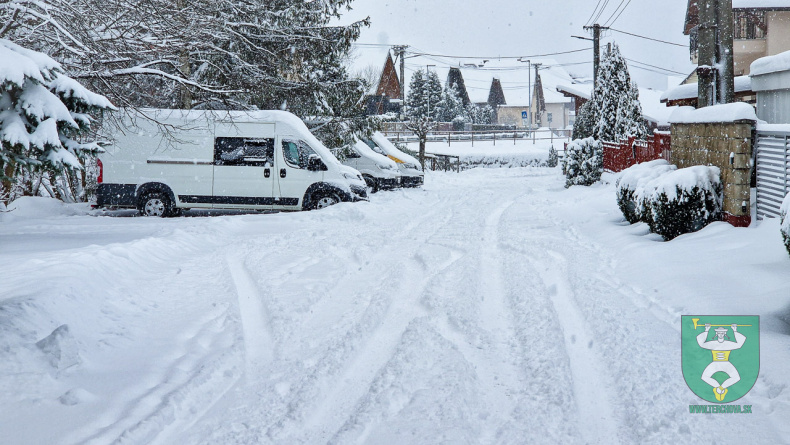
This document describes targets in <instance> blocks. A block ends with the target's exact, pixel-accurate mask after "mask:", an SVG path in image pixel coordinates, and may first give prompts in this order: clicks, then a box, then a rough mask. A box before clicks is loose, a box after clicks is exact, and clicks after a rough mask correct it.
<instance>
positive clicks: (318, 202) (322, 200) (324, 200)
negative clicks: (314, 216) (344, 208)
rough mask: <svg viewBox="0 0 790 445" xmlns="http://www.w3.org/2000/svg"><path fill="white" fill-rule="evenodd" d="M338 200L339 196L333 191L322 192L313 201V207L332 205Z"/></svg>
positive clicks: (315, 208) (316, 208) (322, 207)
mask: <svg viewBox="0 0 790 445" xmlns="http://www.w3.org/2000/svg"><path fill="white" fill-rule="evenodd" d="M339 202H340V197H338V196H337V195H336V194H334V193H323V194H321V195H319V196H318V197H317V198H316V199H315V201H313V206H312V207H313V209H314V210H320V209H325V208H327V207H330V206H333V205H335V204H337V203H339Z"/></svg>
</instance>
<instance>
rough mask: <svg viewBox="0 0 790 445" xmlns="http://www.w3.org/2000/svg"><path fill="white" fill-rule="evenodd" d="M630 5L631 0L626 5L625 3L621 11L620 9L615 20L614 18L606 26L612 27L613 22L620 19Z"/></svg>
mask: <svg viewBox="0 0 790 445" xmlns="http://www.w3.org/2000/svg"><path fill="white" fill-rule="evenodd" d="M630 4H631V0H628V3H626V4H625V6H623V9H622V10H620V13H619V14H617V17H615V18H614V20H612V21H611V22H609V23H608V24H607V25H606V26H612V25H614V22H616V21H617V19H619V18H620V16H621V15H623V13H624V12H625V10H626V8H628V5H630ZM615 12H617V11H615Z"/></svg>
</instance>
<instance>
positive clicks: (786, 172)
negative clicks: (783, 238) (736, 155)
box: [755, 128, 790, 219]
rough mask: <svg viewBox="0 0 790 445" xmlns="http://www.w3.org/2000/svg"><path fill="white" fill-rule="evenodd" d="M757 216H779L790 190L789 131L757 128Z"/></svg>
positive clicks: (758, 217) (759, 217) (761, 217)
mask: <svg viewBox="0 0 790 445" xmlns="http://www.w3.org/2000/svg"><path fill="white" fill-rule="evenodd" d="M755 149H756V158H757V163H756V169H757V219H763V218H776V217H778V216H779V208H780V207H781V205H782V200H783V199H784V197H785V196H787V194H788V192H790V132H779V131H762V130H760V129H759V128H758V130H757V144H756V146H755Z"/></svg>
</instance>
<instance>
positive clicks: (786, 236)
mask: <svg viewBox="0 0 790 445" xmlns="http://www.w3.org/2000/svg"><path fill="white" fill-rule="evenodd" d="M781 214H782V217H781V219H780V221H781V229H780V230H781V231H782V240H783V241H784V242H785V247H786V248H787V253H790V193H788V194H787V196H785V200H784V202H783V203H782V210H781Z"/></svg>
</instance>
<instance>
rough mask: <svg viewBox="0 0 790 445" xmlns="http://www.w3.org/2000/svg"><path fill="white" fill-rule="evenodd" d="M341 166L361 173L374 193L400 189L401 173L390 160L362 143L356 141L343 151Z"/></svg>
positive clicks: (396, 165)
mask: <svg viewBox="0 0 790 445" xmlns="http://www.w3.org/2000/svg"><path fill="white" fill-rule="evenodd" d="M344 154H345V157H344V158H341V159H343V161H341V162H343V164H344V165H347V166H349V167H353V168H355V169H356V170H358V171H359V172H360V173H362V178H363V179H365V182H366V183H367V184H368V187H370V189H371V190H372V191H373V192H374V193H375V192H377V191H379V190H390V189H394V188H397V187H400V184H401V173H400V171H398V164H396V163H395V161H393V160H392V159H390V158H388V157H386V156H384V155H381V154H378V153H376V152H374V151H373V150H371V149H370V147H368V145H367V144H365V143H364V142H362V141H360V140H357V141H355V143H354V145H352V146H350V147H347V148H346V149H345V150H344Z"/></svg>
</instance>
